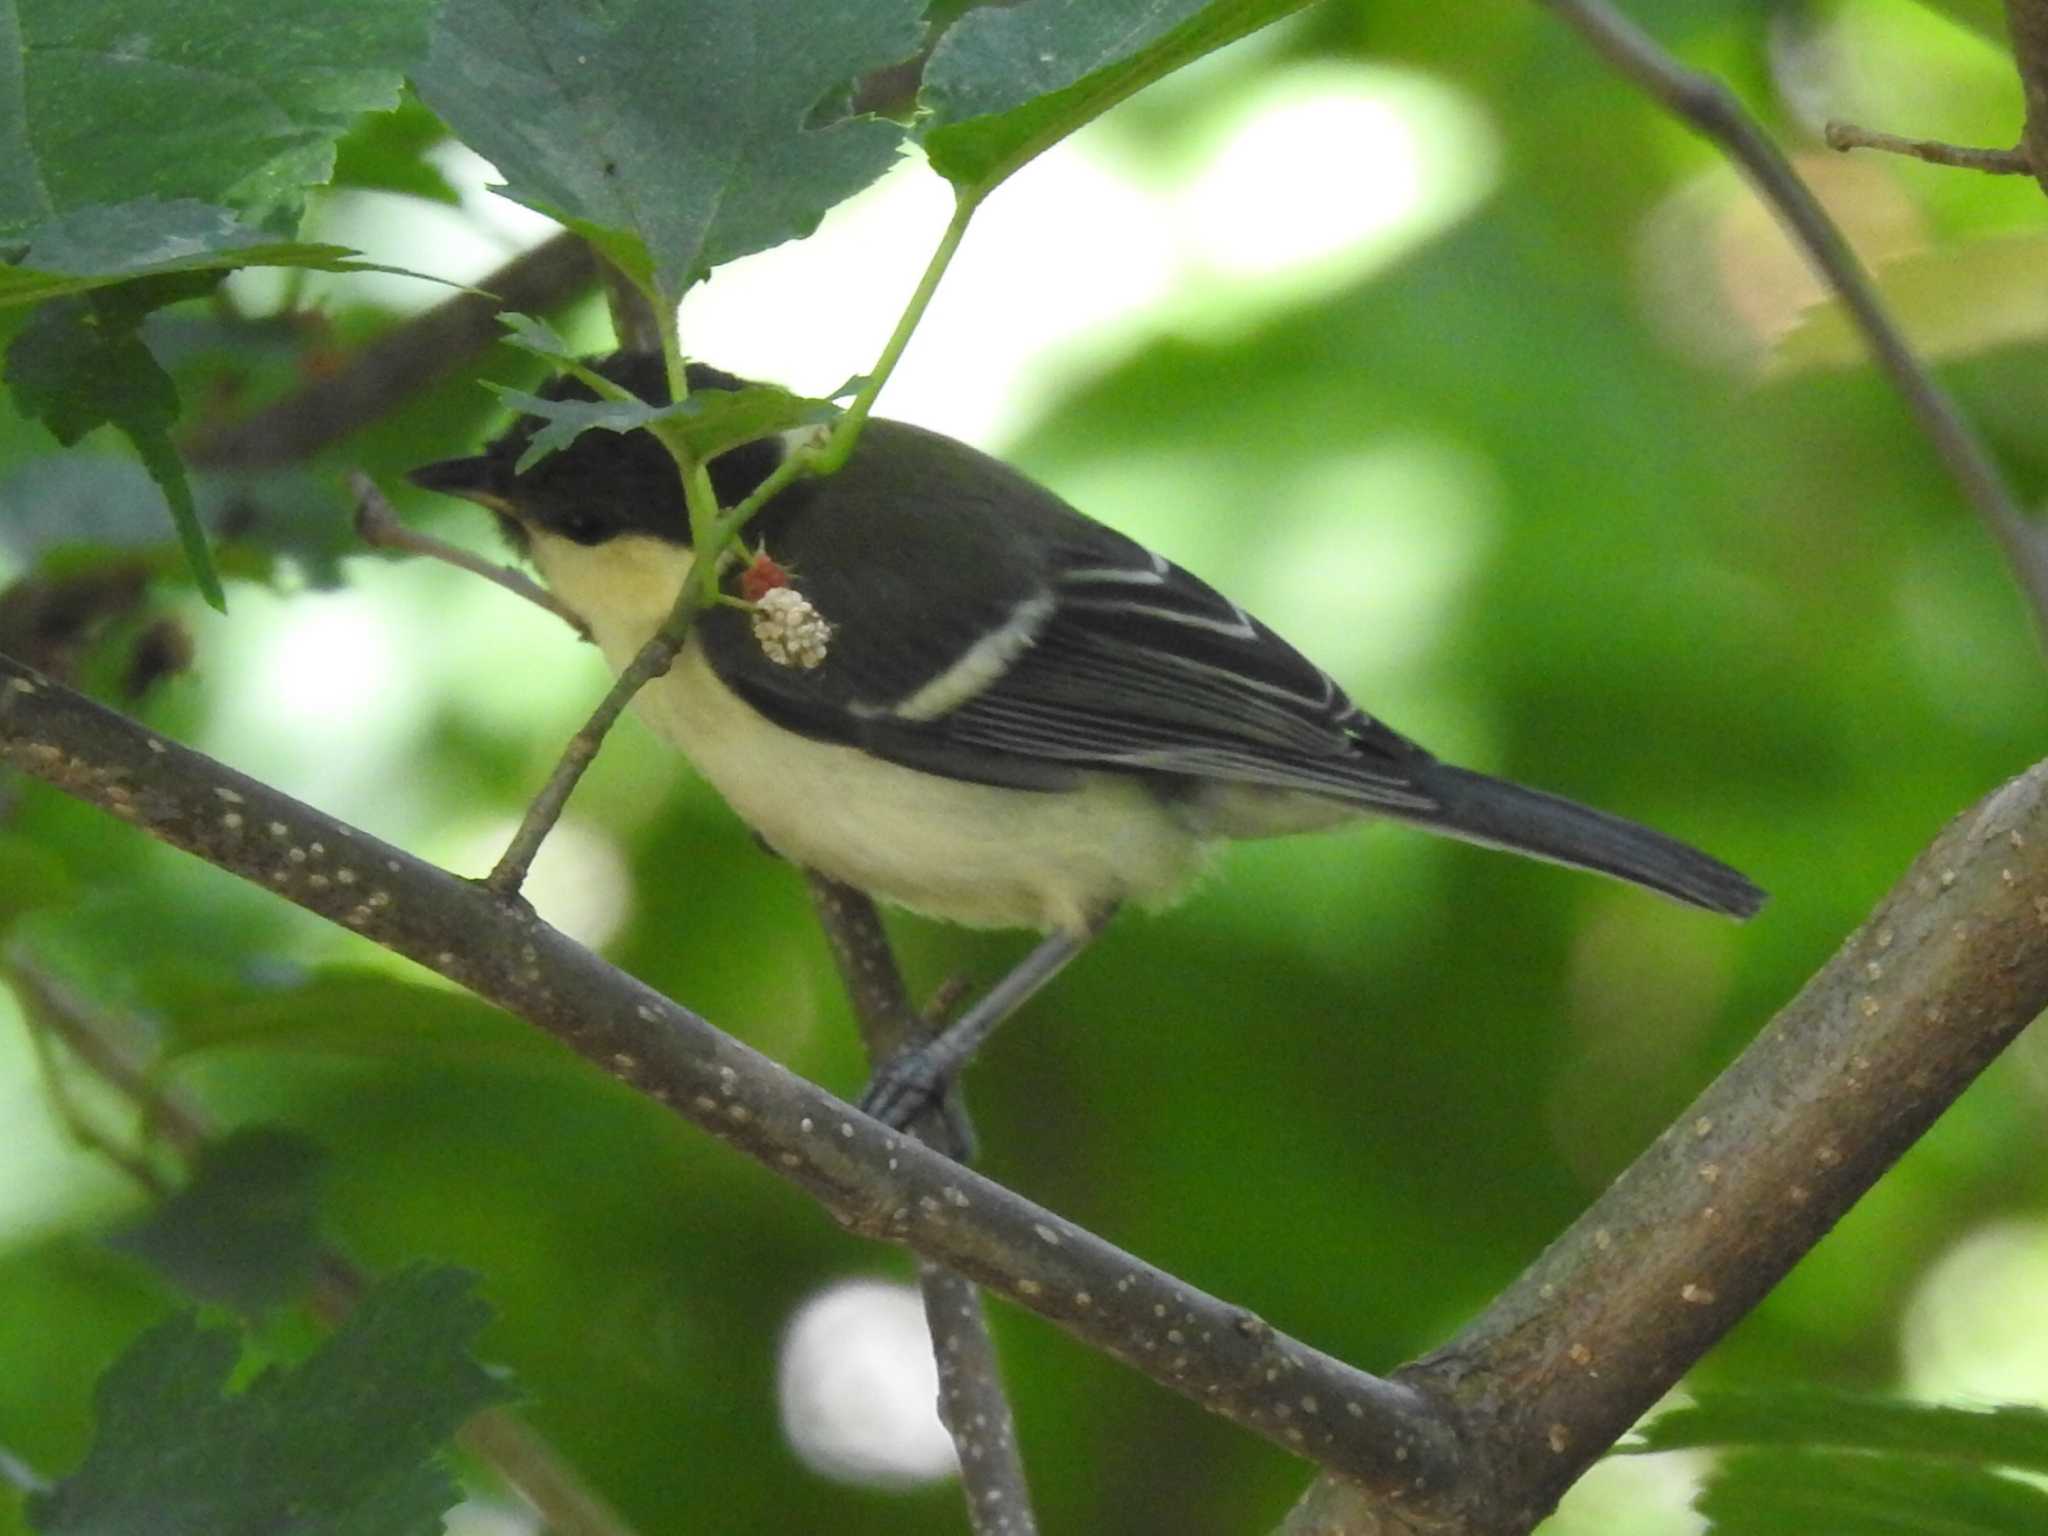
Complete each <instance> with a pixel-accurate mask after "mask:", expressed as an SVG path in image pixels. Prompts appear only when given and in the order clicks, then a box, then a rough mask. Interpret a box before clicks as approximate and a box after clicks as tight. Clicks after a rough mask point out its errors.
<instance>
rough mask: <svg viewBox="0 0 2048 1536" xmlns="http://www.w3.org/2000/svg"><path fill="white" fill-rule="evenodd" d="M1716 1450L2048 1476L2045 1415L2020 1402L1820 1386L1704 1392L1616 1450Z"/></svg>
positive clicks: (2047, 1443)
mask: <svg viewBox="0 0 2048 1536" xmlns="http://www.w3.org/2000/svg"><path fill="white" fill-rule="evenodd" d="M1717 1445H1769V1446H1778V1447H1784V1446H1795V1445H1798V1446H1825V1447H1828V1448H1830V1449H1834V1450H1845V1451H1890V1452H1894V1453H1896V1454H1898V1455H1902V1456H1933V1457H1947V1458H1953V1459H1956V1460H1959V1461H1981V1462H1985V1463H1988V1464H1990V1465H1994V1466H2006V1467H2021V1468H2024V1469H2025V1470H2027V1471H2030V1472H2048V1411H2044V1410H2042V1409H2040V1408H2035V1407H2032V1406H2030V1405H2023V1404H2008V1405H2006V1406H2004V1407H2001V1408H1958V1407H1950V1406H1947V1405H1944V1404H1940V1403H1910V1402H1902V1401H1900V1400H1899V1399H1896V1398H1884V1397H1869V1396H1865V1395H1862V1394H1859V1393H1854V1392H1831V1391H1828V1390H1826V1389H1824V1388H1819V1387H1801V1388H1788V1389H1785V1390H1781V1391H1771V1392H1732V1391H1707V1392H1702V1393H1700V1395H1699V1397H1698V1399H1697V1400H1696V1401H1694V1402H1692V1403H1688V1404H1687V1405H1686V1406H1684V1407H1682V1408H1674V1409H1672V1410H1671V1411H1670V1412H1669V1413H1663V1414H1659V1415H1658V1416H1657V1417H1656V1418H1654V1419H1652V1420H1651V1421H1650V1422H1649V1423H1648V1424H1647V1425H1645V1426H1644V1427H1643V1429H1642V1430H1641V1431H1640V1432H1639V1433H1638V1435H1637V1437H1636V1438H1635V1439H1634V1440H1631V1441H1629V1442H1628V1443H1626V1444H1624V1445H1622V1446H1621V1447H1619V1449H1620V1450H1622V1451H1624V1452H1632V1453H1637V1454H1642V1453H1648V1452H1652V1451H1677V1450H1688V1449H1692V1448H1695V1447H1700V1446H1717Z"/></svg>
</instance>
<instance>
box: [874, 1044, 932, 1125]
mask: <svg viewBox="0 0 2048 1536" xmlns="http://www.w3.org/2000/svg"><path fill="white" fill-rule="evenodd" d="M945 1090H946V1082H945V1078H944V1077H943V1076H942V1075H941V1073H940V1072H939V1069H938V1064H937V1063H936V1062H934V1061H933V1060H932V1057H931V1053H930V1052H929V1051H926V1050H924V1049H922V1048H917V1049H912V1050H908V1051H905V1052H903V1053H902V1054H901V1055H899V1056H892V1057H890V1058H889V1060H887V1061H885V1062H883V1063H882V1065H881V1066H880V1067H879V1068H878V1069H877V1070H876V1072H875V1075H874V1076H873V1077H872V1078H870V1079H869V1081H868V1086H867V1091H866V1092H864V1093H863V1094H861V1096H860V1111H861V1113H862V1114H864V1115H868V1116H870V1117H872V1118H873V1119H876V1120H879V1121H881V1122H882V1123H883V1124H884V1125H887V1126H891V1127H893V1128H894V1129H896V1130H899V1131H900V1130H902V1129H903V1128H904V1127H906V1126H908V1125H909V1124H910V1122H911V1121H913V1120H915V1119H916V1118H917V1117H918V1116H919V1115H921V1114H923V1113H924V1112H925V1111H926V1110H927V1109H930V1108H931V1107H932V1106H933V1105H934V1104H936V1103H937V1102H938V1100H939V1096H940V1095H941V1094H942V1093H944V1092H945Z"/></svg>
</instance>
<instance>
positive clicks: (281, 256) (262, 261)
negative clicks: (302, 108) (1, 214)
mask: <svg viewBox="0 0 2048 1536" xmlns="http://www.w3.org/2000/svg"><path fill="white" fill-rule="evenodd" d="M237 267H306V268H311V269H314V270H317V271H322V272H372V271H377V272H388V271H395V270H399V269H396V268H391V267H384V266H380V265H379V264H377V263H375V262H365V261H359V260H357V259H356V258H355V256H354V254H353V253H352V252H351V251H349V250H348V248H347V247H345V246H339V245H318V244H308V243H306V242H304V241H294V240H277V239H273V238H272V237H270V236H268V235H265V234H263V233H261V232H259V231H257V230H253V229H251V228H249V227H248V226H247V225H245V224H244V223H243V222H242V221H241V220H240V219H239V218H237V217H236V215H235V214H233V213H231V212H229V211H228V210H227V209H225V208H218V207H214V206H213V205H211V204H208V203H202V202H195V201H193V200H191V199H189V198H187V199H179V200H171V201H167V200H164V199H161V198H155V197H137V198H130V199H128V200H126V201H124V202H120V203H115V204H110V205H107V206H93V207H85V208H79V209H76V210H75V211H72V212H69V213H66V214H62V215H60V216H59V217H57V218H54V219H52V220H50V221H49V222H48V223H46V224H40V225H37V226H36V227H35V228H34V229H32V230H30V231H29V232H28V233H27V235H26V236H25V245H24V247H23V249H22V251H21V253H20V257H19V260H17V261H15V262H13V263H12V264H10V265H7V266H4V267H0V305H10V304H36V303H40V302H42V301H43V300H45V299H52V298H58V297H61V296H63V295H65V294H72V293H83V292H86V291H87V290H89V289H95V288H105V287H108V286H110V285H113V284H117V283H123V282H128V281H131V280H133V279H136V278H148V277H166V276H171V275H175V274H184V273H201V274H215V275H218V274H220V273H224V272H230V271H233V270H234V269H235V268H237ZM408 275H409V276H419V275H421V274H418V273H410V274H408ZM158 291H159V292H161V291H162V290H158ZM187 293H189V290H187V291H185V292H179V293H177V294H176V295H175V296H177V297H185V296H187ZM159 302H162V300H159Z"/></svg>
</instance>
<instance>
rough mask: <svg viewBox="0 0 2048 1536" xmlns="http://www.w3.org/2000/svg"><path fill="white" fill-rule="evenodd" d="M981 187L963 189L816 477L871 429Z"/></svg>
mask: <svg viewBox="0 0 2048 1536" xmlns="http://www.w3.org/2000/svg"><path fill="white" fill-rule="evenodd" d="M981 198H982V192H981V190H980V189H978V188H977V189H970V190H963V191H961V192H960V193H959V195H958V196H957V197H956V198H955V200H954V203H953V217H952V218H951V219H950V220H948V221H947V224H946V232H945V233H944V234H943V235H941V236H940V237H939V243H938V247H937V249H935V250H934V251H933V252H932V258H931V260H930V261H928V262H927V263H925V269H924V275H923V276H922V277H920V278H919V279H918V280H917V287H916V288H915V289H914V290H912V292H911V295H910V302H909V303H908V304H906V305H904V307H903V313H902V314H901V315H900V316H899V317H898V318H897V321H896V329H895V330H894V331H892V332H890V334H889V340H888V343H887V344H886V345H885V346H883V348H882V355H881V356H880V357H879V358H877V359H876V360H875V366H874V368H873V369H872V370H871V371H870V372H869V374H868V378H867V382H866V383H865V384H863V385H862V386H861V388H860V392H859V393H858V394H856V395H855V396H854V397H853V403H852V404H851V405H849V406H847V408H846V414H845V415H844V416H842V417H840V418H839V420H838V421H837V422H836V423H835V424H834V425H833V428H832V435H831V436H830V437H828V438H827V439H826V440H825V442H824V443H823V444H822V445H821V446H820V447H819V449H818V450H817V452H816V454H815V455H813V456H812V458H811V471H812V472H813V473H816V474H830V473H832V471H833V470H835V469H838V468H839V467H840V466H841V465H843V464H844V463H845V462H846V461H847V459H848V457H849V456H851V454H852V453H853V445H854V444H855V443H856V442H857V441H859V439H860V433H861V428H862V427H864V426H866V425H867V420H868V416H869V414H870V413H871V412H872V411H873V410H874V408H875V398H876V396H878V395H880V394H881V392H882V386H883V385H885V384H887V383H888V382H889V375H890V374H892V373H894V372H895V371H896V364H897V363H898V362H899V361H901V359H902V357H903V349H904V348H905V347H907V346H909V345H910V338H911V335H912V333H913V332H915V331H916V330H917V327H918V324H919V322H921V321H922V320H923V319H924V313H925V311H926V310H927V309H929V308H930V307H931V302H932V295H933V294H935V293H937V292H938V289H939V280H940V279H941V278H943V277H944V276H945V275H946V269H947V268H948V267H949V266H951V265H952V264H953V256H954V253H955V252H957V251H958V250H959V249H960V240H961V237H962V236H964V235H965V234H966V233H967V224H968V221H969V220H970V219H972V218H973V217H974V210H975V209H976V208H978V207H980V206H981Z"/></svg>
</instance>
